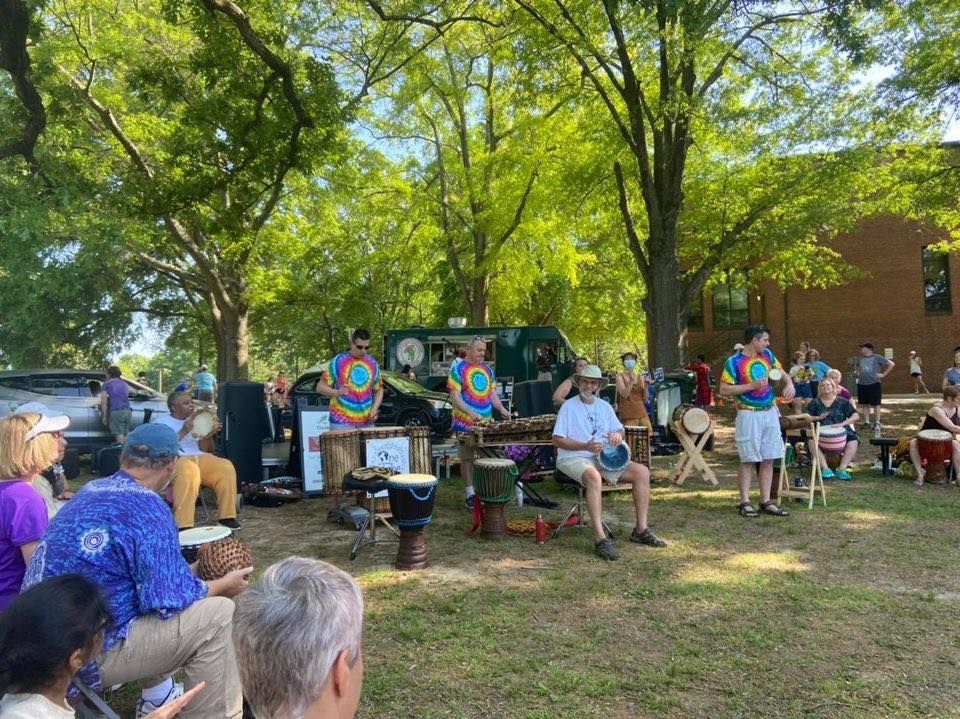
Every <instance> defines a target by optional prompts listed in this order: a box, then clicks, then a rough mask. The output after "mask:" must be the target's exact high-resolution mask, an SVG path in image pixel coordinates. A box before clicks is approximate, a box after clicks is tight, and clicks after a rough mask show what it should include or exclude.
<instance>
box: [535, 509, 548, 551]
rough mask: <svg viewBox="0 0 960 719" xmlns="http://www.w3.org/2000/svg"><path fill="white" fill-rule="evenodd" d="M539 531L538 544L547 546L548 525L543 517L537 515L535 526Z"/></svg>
mask: <svg viewBox="0 0 960 719" xmlns="http://www.w3.org/2000/svg"><path fill="white" fill-rule="evenodd" d="M534 527H535V528H536V531H537V544H545V543H546V541H547V525H546V523H545V522H544V521H543V515H542V514H538V515H537V521H536V524H535V525H534Z"/></svg>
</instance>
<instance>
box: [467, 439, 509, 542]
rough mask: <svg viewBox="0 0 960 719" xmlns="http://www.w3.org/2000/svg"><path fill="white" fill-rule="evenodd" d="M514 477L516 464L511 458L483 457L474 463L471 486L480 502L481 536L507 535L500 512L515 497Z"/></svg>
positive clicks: (487, 537) (501, 536) (498, 536)
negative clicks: (481, 513)
mask: <svg viewBox="0 0 960 719" xmlns="http://www.w3.org/2000/svg"><path fill="white" fill-rule="evenodd" d="M516 479H517V463H516V462H514V461H513V460H512V459H501V458H499V457H483V458H480V459H477V460H476V461H474V463H473V486H474V488H475V489H476V490H477V499H479V500H480V502H481V503H482V505H483V528H482V529H481V532H480V536H482V537H483V538H484V539H503V538H504V537H506V536H507V522H506V519H505V517H504V515H503V508H504V505H506V504H507V502H509V501H510V500H511V499H512V498H513V496H514V487H515V485H516Z"/></svg>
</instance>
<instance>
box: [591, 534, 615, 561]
mask: <svg viewBox="0 0 960 719" xmlns="http://www.w3.org/2000/svg"><path fill="white" fill-rule="evenodd" d="M593 551H594V552H596V555H597V556H598V557H600V559H606V560H607V561H610V562H613V561H616V560H617V559H620V552H618V551H617V549H616V547H614V546H613V542H611V541H610V540H609V539H601V540H600V541H599V542H597V543H596V544H595V545H593Z"/></svg>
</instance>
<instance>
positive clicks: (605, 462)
mask: <svg viewBox="0 0 960 719" xmlns="http://www.w3.org/2000/svg"><path fill="white" fill-rule="evenodd" d="M597 463H598V464H599V465H600V466H601V467H603V469H606V470H608V471H610V472H619V471H620V470H622V469H625V468H626V466H627V465H628V464H630V446H629V445H628V444H627V443H626V442H621V443H620V444H617V445H612V444H607V445H604V447H603V449H601V450H600V453H599V454H598V455H597Z"/></svg>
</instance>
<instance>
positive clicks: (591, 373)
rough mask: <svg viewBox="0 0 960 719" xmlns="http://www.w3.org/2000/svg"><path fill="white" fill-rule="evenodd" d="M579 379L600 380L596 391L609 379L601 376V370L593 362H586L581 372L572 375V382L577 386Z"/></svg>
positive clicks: (608, 381) (604, 385) (607, 382)
mask: <svg viewBox="0 0 960 719" xmlns="http://www.w3.org/2000/svg"><path fill="white" fill-rule="evenodd" d="M581 379H596V380H600V388H599V389H598V390H597V391H599V390H601V389H603V388H604V387H606V386H607V385H608V384H609V383H610V380H608V379H607V378H606V377H604V376H603V372H601V371H600V368H599V367H597V365H595V364H588V365H587V366H586V367H584V368H583V370H582V371H581V372H577V373H575V374H574V375H573V383H574V384H575V385H576V386H577V387H579V386H580V382H579V380H581Z"/></svg>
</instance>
